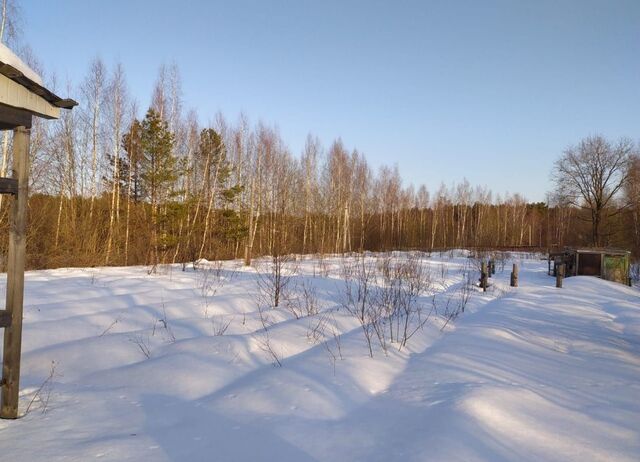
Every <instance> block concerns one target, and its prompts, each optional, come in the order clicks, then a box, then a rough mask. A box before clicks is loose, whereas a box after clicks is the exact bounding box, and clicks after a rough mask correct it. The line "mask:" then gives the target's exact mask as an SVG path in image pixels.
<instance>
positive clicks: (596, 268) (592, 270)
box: [548, 247, 631, 284]
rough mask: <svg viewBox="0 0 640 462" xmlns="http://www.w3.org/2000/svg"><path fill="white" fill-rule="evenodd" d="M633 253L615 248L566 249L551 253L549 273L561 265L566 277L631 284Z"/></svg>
mask: <svg viewBox="0 0 640 462" xmlns="http://www.w3.org/2000/svg"><path fill="white" fill-rule="evenodd" d="M630 258H631V252H629V251H628V250H621V249H614V248H580V247H578V248H565V249H564V250H562V251H557V252H550V253H549V260H548V261H549V273H551V268H552V265H551V262H553V274H554V275H555V272H556V268H557V267H558V265H560V264H564V265H565V276H567V277H568V276H597V277H599V278H602V279H606V280H608V281H614V282H620V283H622V284H628V283H629V268H630Z"/></svg>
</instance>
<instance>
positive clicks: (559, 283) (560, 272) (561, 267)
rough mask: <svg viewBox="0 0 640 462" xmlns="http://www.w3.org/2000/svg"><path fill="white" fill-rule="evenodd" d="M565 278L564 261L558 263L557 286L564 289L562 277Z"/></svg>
mask: <svg viewBox="0 0 640 462" xmlns="http://www.w3.org/2000/svg"><path fill="white" fill-rule="evenodd" d="M563 278H564V263H561V264H560V265H558V269H557V270H556V287H557V288H558V289H562V279H563Z"/></svg>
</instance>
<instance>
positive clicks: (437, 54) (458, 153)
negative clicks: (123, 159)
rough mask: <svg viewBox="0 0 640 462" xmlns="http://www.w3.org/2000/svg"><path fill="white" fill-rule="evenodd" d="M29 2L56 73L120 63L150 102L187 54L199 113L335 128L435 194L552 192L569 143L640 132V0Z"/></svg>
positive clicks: (76, 73)
mask: <svg viewBox="0 0 640 462" xmlns="http://www.w3.org/2000/svg"><path fill="white" fill-rule="evenodd" d="M21 13H22V17H23V26H22V29H23V40H24V41H25V42H27V43H28V44H30V45H31V47H32V48H33V49H34V51H35V53H36V55H37V56H38V57H39V58H40V60H41V61H42V62H43V64H44V65H45V68H46V70H47V71H48V72H54V71H55V73H56V74H57V75H58V78H62V79H67V78H69V79H71V80H72V81H73V82H79V81H80V80H81V79H82V78H83V77H84V75H85V74H86V71H87V68H88V65H89V62H90V61H91V59H92V58H93V57H95V56H97V55H99V56H101V57H102V58H103V59H104V60H105V61H106V62H107V63H108V64H112V63H114V62H115V61H118V60H119V61H121V62H122V63H123V65H124V68H125V70H126V73H127V79H128V82H129V85H130V91H131V93H132V94H133V95H135V96H136V98H137V99H138V101H139V103H140V106H142V107H145V106H146V105H148V103H149V100H150V95H151V91H152V87H153V84H154V81H155V79H156V76H157V71H158V67H159V66H160V64H161V63H167V64H170V63H172V62H175V63H176V64H177V65H178V67H179V69H180V72H181V75H182V81H183V91H184V95H183V96H184V101H185V107H186V108H190V107H194V108H196V109H197V111H198V113H199V116H200V120H201V122H205V123H206V122H207V121H208V120H212V119H213V117H214V115H215V113H216V112H217V111H222V112H223V113H224V114H225V115H226V116H227V117H228V118H230V119H232V120H235V118H236V117H237V115H238V114H239V113H240V111H243V112H245V113H246V114H247V115H248V116H249V117H250V120H252V121H254V122H255V121H257V120H263V121H265V122H267V123H275V124H277V125H278V127H279V128H280V132H281V134H282V136H283V138H284V139H285V141H286V142H287V143H288V145H289V146H290V148H291V149H292V151H293V152H294V153H299V152H300V150H301V149H302V146H303V145H304V140H305V137H306V135H307V133H309V132H312V133H313V134H315V135H317V136H319V137H320V138H321V139H322V141H323V143H324V144H325V146H328V145H329V143H330V142H331V141H332V140H333V139H334V138H336V137H338V136H340V137H342V139H343V141H344V143H345V145H346V146H347V147H349V148H357V149H359V150H360V151H362V152H364V153H365V154H366V156H367V158H368V159H369V160H370V161H371V163H372V165H373V166H378V165H380V164H383V163H386V164H394V163H397V164H398V166H399V169H400V173H401V175H402V177H403V178H404V179H405V181H406V182H407V183H410V182H411V183H414V184H416V185H417V184H426V185H427V186H428V187H429V189H431V190H432V191H433V190H435V189H436V188H437V187H438V185H439V184H440V183H441V182H445V183H446V184H450V183H452V182H454V181H459V180H461V179H462V178H463V177H466V178H467V179H468V180H469V181H470V182H471V183H472V184H480V185H487V186H488V187H490V188H491V189H492V190H493V191H494V192H495V193H504V192H505V191H509V192H521V193H523V194H524V195H525V196H526V197H527V198H528V199H529V200H544V195H545V192H546V191H547V190H548V189H549V188H550V183H549V171H550V169H551V166H552V163H553V161H554V160H555V158H557V157H558V155H559V154H560V153H561V152H562V150H563V149H564V148H565V147H566V146H567V145H569V144H573V143H576V142H577V141H578V140H580V138H582V137H585V136H588V135H591V134H596V133H597V134H602V135H604V136H606V137H609V138H617V137H620V136H628V137H630V138H632V139H634V140H638V139H640V0H628V1H625V0H599V1H595V0H575V1H569V0H564V1H563V0H549V1H547V0H535V1H524V0H523V1H518V0H503V1H476V0H469V1H454V0H443V1H428V0H424V1H415V2H413V1H385V2H383V1H346V0H344V1H326V0H324V1H275V0H274V1H266V0H264V1H259V0H256V1H238V0H234V1H227V2H215V1H206V0H202V1H196V0H183V1H180V0H171V1H165V0H149V1H142V0H138V1H136V0H129V1H123V0H109V1H105V0H102V1H98V0H60V1H51V0H27V1H24V2H21ZM61 96H66V95H61ZM69 96H74V95H69Z"/></svg>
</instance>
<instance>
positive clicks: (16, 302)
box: [0, 127, 30, 419]
mask: <svg viewBox="0 0 640 462" xmlns="http://www.w3.org/2000/svg"><path fill="white" fill-rule="evenodd" d="M29 136H30V131H29V129H27V128H24V127H17V128H16V129H15V130H14V131H13V178H15V179H17V180H18V194H17V195H16V196H15V197H14V198H13V200H12V203H11V212H10V225H9V252H8V258H7V302H6V304H7V306H6V310H7V312H8V313H9V316H10V317H11V325H10V326H9V327H7V328H6V329H5V331H4V352H3V358H2V391H1V393H0V418H3V419H15V418H17V417H18V392H19V389H20V351H21V347H22V301H23V297H24V264H25V248H26V224H27V198H28V194H29V189H28V188H29Z"/></svg>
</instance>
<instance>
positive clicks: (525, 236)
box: [0, 53, 640, 268]
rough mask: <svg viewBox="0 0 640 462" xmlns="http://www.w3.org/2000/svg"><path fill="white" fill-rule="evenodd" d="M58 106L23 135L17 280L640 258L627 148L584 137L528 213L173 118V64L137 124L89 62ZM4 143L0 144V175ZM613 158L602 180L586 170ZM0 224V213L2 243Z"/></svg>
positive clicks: (467, 187) (329, 151) (639, 212)
mask: <svg viewBox="0 0 640 462" xmlns="http://www.w3.org/2000/svg"><path fill="white" fill-rule="evenodd" d="M23 56H24V57H25V60H26V61H27V62H28V64H30V65H31V67H33V68H35V69H36V70H37V71H42V69H40V67H39V66H38V63H37V62H36V60H35V59H34V58H33V57H32V56H31V55H30V54H29V53H26V54H23ZM51 84H52V85H53V86H55V84H56V82H55V81H53V82H52V83H51ZM64 91H65V92H66V93H68V94H70V95H78V98H77V99H79V102H80V105H79V107H77V108H76V109H74V110H73V111H63V115H62V117H61V118H60V119H59V120H57V121H45V122H42V121H40V120H37V119H34V126H33V128H32V136H31V161H32V162H31V185H30V187H31V189H30V190H31V195H30V199H29V216H30V218H29V220H30V225H29V229H28V243H27V246H28V249H27V251H28V255H29V262H28V266H29V267H30V268H50V267H59V266H91V265H134V264H146V265H157V264H161V263H171V262H183V263H186V262H193V261H197V260H198V259H201V258H206V259H227V258H243V259H244V260H245V263H247V264H250V263H251V259H252V258H253V257H255V256H258V255H278V254H287V253H345V252H355V251H363V250H372V251H378V250H398V249H421V250H425V251H432V250H441V249H449V248H461V247H467V248H469V247H476V248H478V247H492V248H496V247H498V248H540V249H546V248H549V247H553V246H564V245H613V246H618V247H624V248H628V249H632V250H633V252H634V254H635V255H639V254H640V186H639V184H640V183H639V180H640V161H639V160H638V157H637V153H636V146H635V145H634V144H633V143H631V142H629V141H624V140H621V141H620V142H619V143H618V144H616V143H613V142H610V141H607V140H606V139H604V138H602V137H591V138H587V139H585V140H583V141H582V142H580V144H579V145H577V146H576V147H570V148H568V149H567V150H566V151H565V153H564V154H563V156H561V158H560V159H559V161H558V163H557V164H556V166H555V167H554V169H553V174H554V182H555V184H556V185H557V188H556V189H555V190H554V191H552V192H550V194H549V199H548V200H547V201H546V202H544V203H542V202H540V203H530V202H527V200H526V199H525V198H524V197H522V196H521V195H519V194H513V195H502V196H500V195H495V194H494V193H493V192H492V191H491V190H489V189H488V188H486V187H481V186H473V185H471V184H470V183H469V182H468V181H466V180H463V181H461V182H459V183H457V184H452V185H444V184H442V185H439V186H438V187H437V188H435V189H432V190H430V189H428V188H427V187H426V186H424V185H421V186H419V187H414V186H413V185H409V186H406V185H404V183H403V181H402V179H401V177H400V174H399V171H398V168H397V166H382V167H380V168H378V169H373V168H372V167H371V165H370V164H369V163H368V161H367V159H366V157H365V156H364V154H363V153H361V152H359V151H357V150H355V149H349V148H347V147H346V145H345V144H344V142H343V141H342V140H341V139H336V140H334V141H332V142H331V143H330V144H329V145H328V146H323V144H322V143H321V141H320V140H319V139H318V138H317V137H314V136H312V135H309V136H308V137H307V140H306V143H305V146H304V149H303V151H302V152H301V153H292V152H291V151H290V149H289V148H288V146H287V144H286V142H285V140H283V139H282V137H281V136H280V134H279V132H278V130H277V129H276V128H274V127H272V126H269V125H266V124H264V123H257V124H251V123H250V122H249V121H248V119H247V118H246V117H245V116H240V117H239V118H238V119H237V120H235V121H229V120H228V119H227V118H225V117H224V116H223V115H222V114H217V115H216V117H215V120H214V122H213V123H212V124H210V125H202V124H201V123H200V122H199V121H198V116H197V113H196V112H195V110H185V109H184V107H183V101H182V98H181V78H180V73H179V70H178V68H177V67H176V66H175V65H172V66H161V67H160V70H159V72H158V77H157V80H156V84H155V87H154V89H153V92H152V98H151V104H150V107H149V108H147V109H146V110H144V111H140V108H139V107H138V104H137V103H136V101H135V99H134V98H133V96H132V95H131V94H130V93H129V91H128V88H127V82H126V75H125V71H124V69H123V67H122V66H121V65H119V64H117V65H115V66H114V67H113V68H111V69H107V67H106V66H105V64H104V63H103V62H102V61H101V60H100V59H95V60H94V61H93V62H92V63H91V64H90V65H89V67H88V71H87V74H86V76H85V77H84V79H83V81H82V82H81V83H80V84H79V85H77V86H73V85H71V84H68V85H67V87H66V88H65V89H64ZM10 144H11V140H10V137H8V136H4V137H3V142H2V159H1V160H0V176H6V175H7V173H8V172H7V169H8V166H9V165H10V161H11V159H10V157H11V146H10ZM612 152H613V153H615V155H614V154H612ZM594 153H595V154H594ZM581 156H582V157H581ZM589 156H591V157H593V156H596V159H595V160H593V159H592V160H593V164H592V165H590V164H589V162H588V161H589V158H590V157H589ZM598 156H600V157H598ZM607 156H609V157H607ZM612 159H613V161H614V162H615V161H616V159H617V162H618V163H617V164H615V168H614V172H610V171H605V172H599V171H596V170H597V167H599V166H600V167H602V166H603V165H604V164H606V163H607V162H611V161H612ZM572 162H573V163H572ZM581 165H582V166H585V165H586V167H585V170H580V168H578V167H579V166H581ZM607 173H608V174H609V177H608V178H605V177H606V175H607ZM584 175H587V176H589V175H591V176H592V178H591V179H592V180H593V184H591V185H589V184H585V183H584V182H581V180H584ZM598 175H604V176H605V177H602V178H600V177H597V176H598ZM614 180H615V181H614ZM586 183H589V182H588V181H587V182H586ZM614 183H615V184H614ZM592 186H593V187H594V190H593V194H592V191H591V190H590V188H591V187H592ZM598 187H599V188H600V189H599V190H597V189H598ZM581 188H587V191H586V194H583V193H585V191H584V190H582V189H581ZM0 201H2V199H0ZM7 212H8V208H7V200H6V199H5V200H4V201H3V202H0V232H6V228H7V226H8V225H7V222H8V221H7ZM594 213H595V214H594ZM596 221H597V225H595V222H596ZM594 226H595V227H594ZM594 233H595V234H594ZM1 245H2V246H6V243H5V242H4V241H3V242H2V244H1ZM3 250H5V249H3Z"/></svg>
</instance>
